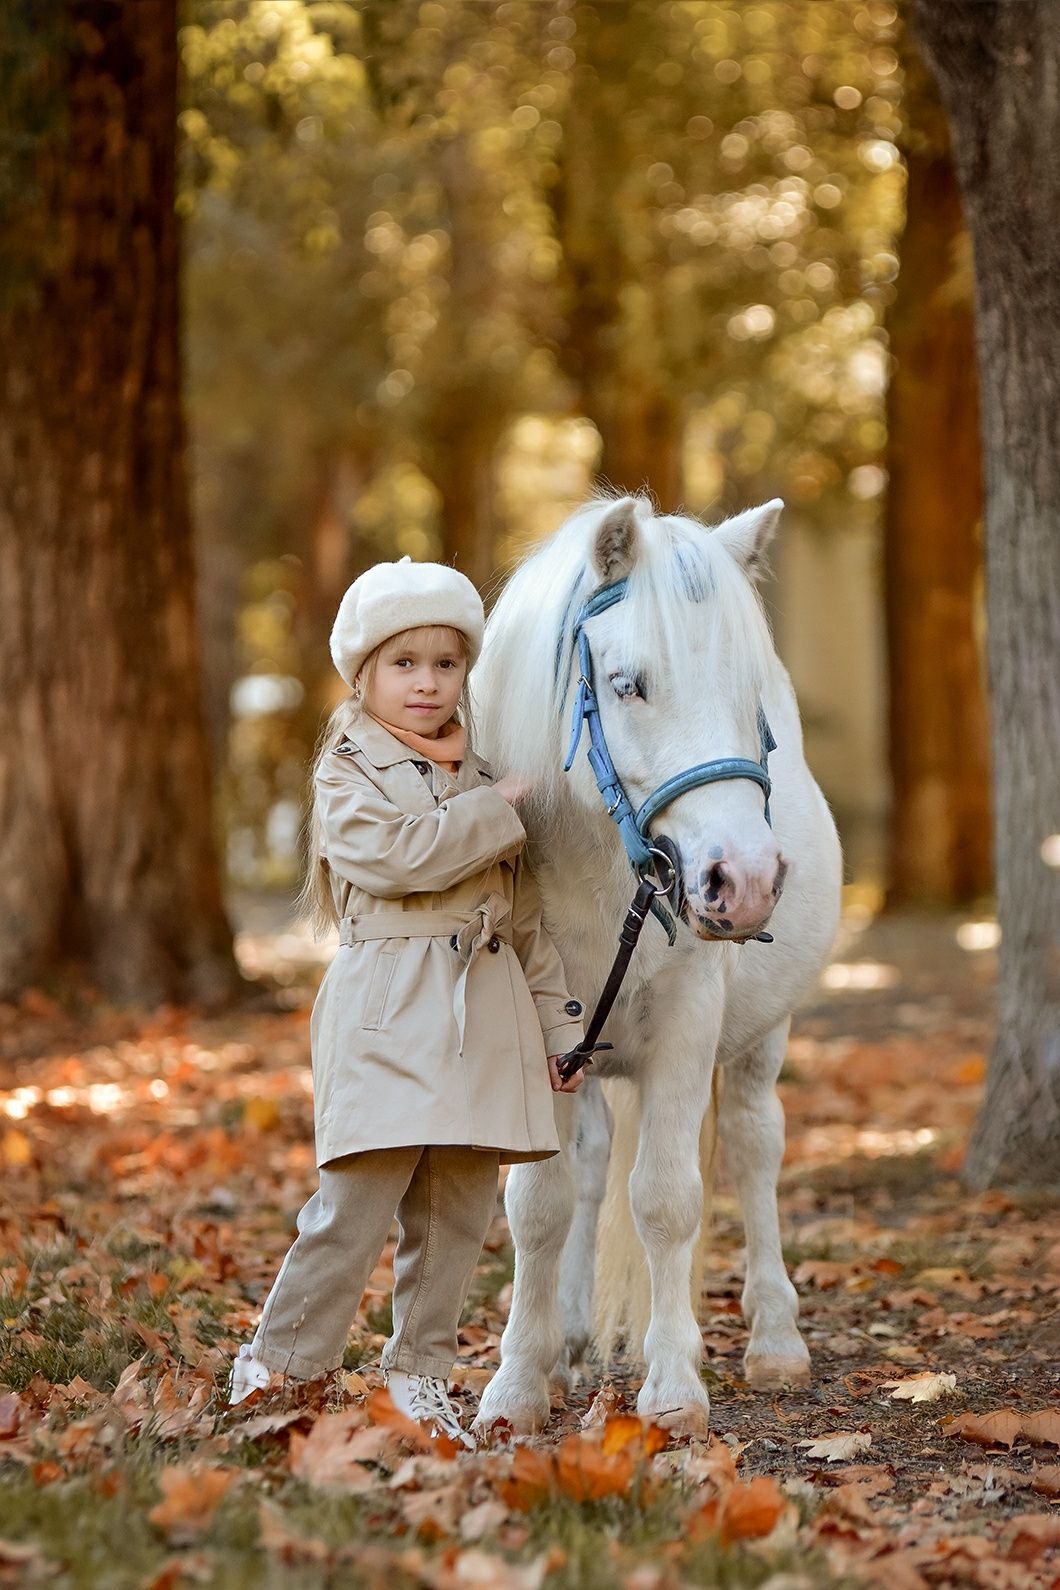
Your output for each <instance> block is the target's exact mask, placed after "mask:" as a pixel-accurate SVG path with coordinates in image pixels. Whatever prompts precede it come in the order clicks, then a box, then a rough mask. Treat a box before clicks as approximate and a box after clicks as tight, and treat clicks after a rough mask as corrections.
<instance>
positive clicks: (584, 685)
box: [556, 579, 777, 944]
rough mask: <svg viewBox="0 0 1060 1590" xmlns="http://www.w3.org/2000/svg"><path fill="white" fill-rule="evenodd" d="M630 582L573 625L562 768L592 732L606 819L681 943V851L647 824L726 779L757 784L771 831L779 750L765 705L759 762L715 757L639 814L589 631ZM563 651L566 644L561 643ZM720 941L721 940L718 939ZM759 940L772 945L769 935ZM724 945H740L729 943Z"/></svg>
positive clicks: (680, 776)
mask: <svg viewBox="0 0 1060 1590" xmlns="http://www.w3.org/2000/svg"><path fill="white" fill-rule="evenodd" d="M628 584H629V581H628V579H621V580H616V581H614V583H613V584H611V585H604V586H601V587H600V589H599V590H598V591H594V592H593V594H592V596H590V597H589V599H588V600H587V601H586V602H585V603H584V605H583V606H582V608H581V610H580V611H579V613H578V615H577V617H576V618H575V620H574V628H573V631H572V633H571V643H572V646H576V647H577V651H578V662H579V667H580V673H579V677H578V688H577V691H576V693H575V697H574V710H573V713H572V715H571V738H570V747H569V749H568V751H567V759H566V761H565V762H564V764H563V771H564V772H565V773H569V772H570V770H571V768H572V767H573V765H574V758H575V756H576V755H577V752H578V744H579V742H580V740H581V737H582V728H583V726H584V725H585V724H588V726H589V748H588V757H589V765H590V767H591V768H592V770H593V774H594V776H595V778H596V785H597V788H598V789H599V791H600V794H601V796H602V797H603V801H604V805H605V806H606V807H607V814H608V816H609V817H612V818H613V819H614V821H615V823H616V824H617V826H618V831H619V834H620V835H621V837H622V843H623V845H624V846H625V850H626V855H627V856H628V857H629V860H630V864H631V865H632V867H633V868H634V870H635V871H636V872H637V874H638V875H639V876H640V877H641V878H643V877H644V876H645V874H646V873H647V872H649V871H654V872H655V875H656V878H657V880H658V882H659V884H660V885H661V886H662V887H660V889H659V891H658V896H657V897H656V899H655V900H654V901H653V903H652V906H651V910H652V912H653V914H654V915H655V916H656V917H658V919H659V921H660V922H661V923H662V925H663V927H664V928H665V929H666V933H667V937H668V939H669V941H670V943H671V944H673V943H674V942H675V940H676V938H677V918H678V917H679V916H680V912H681V904H680V902H681V899H682V887H681V879H680V876H679V872H678V867H677V860H676V858H677V855H678V850H677V846H676V845H675V844H674V842H673V840H672V839H669V838H668V836H666V835H660V836H656V837H654V838H653V837H652V836H651V835H650V834H649V833H648V824H649V823H650V822H652V821H653V819H654V818H655V817H656V816H657V815H658V813H659V812H661V811H662V810H663V809H664V807H666V806H669V805H670V804H671V803H672V802H673V801H675V800H676V799H677V798H678V796H679V795H684V794H685V793H686V792H687V791H688V790H692V789H698V788H700V786H702V785H704V784H718V783H721V782H723V781H724V780H727V779H735V778H747V779H751V780H752V781H753V782H754V783H756V784H758V785H759V786H760V787H761V789H762V791H763V793H764V795H765V819H766V822H767V823H769V824H770V826H771V827H772V820H771V817H770V811H769V797H770V794H771V792H772V783H771V781H770V777H769V753H770V751H775V750H776V748H777V747H776V741H775V740H774V738H773V734H772V731H771V730H770V727H769V723H768V720H767V719H766V715H765V712H764V711H763V710H762V706H761V704H759V708H758V739H759V744H760V746H761V753H762V754H761V757H760V759H759V760H758V761H757V762H754V761H752V760H751V759H750V757H744V756H727V757H717V758H715V760H714V761H712V762H700V763H698V764H697V766H695V767H690V768H686V769H685V771H684V772H683V773H677V774H675V775H674V777H673V778H670V779H667V780H666V782H665V783H664V784H660V785H659V787H658V789H655V790H653V791H652V793H651V794H650V795H649V796H648V798H647V800H646V801H645V802H644V803H643V805H642V806H641V807H640V808H639V809H638V810H637V811H634V810H633V806H632V803H631V802H630V799H629V796H628V795H627V794H626V791H625V789H624V787H623V784H622V780H621V778H620V777H619V775H618V772H617V771H616V769H615V764H614V762H613V761H612V760H611V753H610V751H609V750H608V748H607V740H606V739H605V737H604V729H603V724H602V722H601V720H600V706H599V703H598V701H597V699H596V690H595V688H594V685H593V660H592V653H591V651H590V649H589V636H588V634H587V633H586V630H585V625H586V623H587V622H588V621H589V619H591V618H595V617H596V616H597V615H598V614H599V613H606V612H607V610H608V608H610V607H614V606H615V604H616V603H617V602H621V601H622V600H623V599H624V597H625V595H626V591H627V587H628ZM560 647H562V640H561V641H560ZM556 664H557V667H556V671H557V676H558V674H559V665H560V651H559V650H557V657H556ZM660 860H661V862H662V863H663V864H664V865H665V867H666V868H667V869H669V871H670V873H671V874H672V878H671V881H670V883H669V884H666V885H663V878H662V875H661V874H660V872H659V863H660ZM662 896H666V897H668V898H669V899H670V902H671V905H672V906H673V913H672V914H671V912H670V911H669V910H667V909H666V907H664V906H663V905H662V903H661V897H662ZM718 937H719V938H720V937H721V935H720V934H719V935H718ZM761 937H762V938H763V939H764V940H765V941H766V942H770V940H769V935H768V934H763V935H761ZM724 942H726V943H730V944H731V943H737V942H741V941H739V940H734V939H726V940H725V941H724Z"/></svg>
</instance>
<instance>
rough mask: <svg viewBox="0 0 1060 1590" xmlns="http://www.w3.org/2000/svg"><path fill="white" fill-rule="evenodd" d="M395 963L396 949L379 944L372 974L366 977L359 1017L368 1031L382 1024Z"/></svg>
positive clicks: (372, 1030) (373, 1030)
mask: <svg viewBox="0 0 1060 1590" xmlns="http://www.w3.org/2000/svg"><path fill="white" fill-rule="evenodd" d="M396 965H397V951H396V950H388V949H384V948H383V946H382V945H380V948H379V953H378V955H377V956H376V958H375V965H374V966H373V967H372V975H371V977H370V978H369V979H368V992H367V993H366V994H365V996H364V1015H363V1016H362V1017H361V1026H362V1027H363V1028H365V1030H366V1031H368V1032H377V1031H378V1029H379V1028H380V1027H381V1026H382V1024H383V1015H384V1012H385V1010H386V999H387V995H388V994H389V992H390V984H391V982H392V981H393V977H394V967H395V966H396Z"/></svg>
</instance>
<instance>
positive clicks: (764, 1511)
mask: <svg viewBox="0 0 1060 1590" xmlns="http://www.w3.org/2000/svg"><path fill="white" fill-rule="evenodd" d="M786 1506H787V1501H786V1499H785V1498H784V1496H783V1495H782V1494H781V1492H780V1489H779V1487H778V1485H777V1482H776V1480H775V1479H774V1478H773V1476H772V1475H771V1474H759V1475H758V1476H757V1477H756V1478H755V1479H753V1480H749V1481H748V1482H747V1483H746V1484H744V1483H742V1482H741V1481H739V1480H738V1481H737V1482H736V1484H735V1485H733V1486H732V1487H731V1489H730V1490H727V1491H725V1492H724V1493H723V1494H722V1497H721V1505H720V1514H719V1535H720V1537H721V1543H722V1545H723V1546H727V1545H728V1544H729V1543H730V1541H733V1540H760V1539H761V1538H762V1537H763V1536H765V1535H770V1534H772V1532H773V1530H774V1528H775V1526H776V1522H777V1519H778V1518H779V1517H780V1515H781V1513H782V1512H783V1511H784V1509H785V1507H786Z"/></svg>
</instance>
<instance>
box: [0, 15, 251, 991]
mask: <svg viewBox="0 0 1060 1590" xmlns="http://www.w3.org/2000/svg"><path fill="white" fill-rule="evenodd" d="M176 26H177V17H176V0H137V3H136V4H135V5H128V4H124V3H120V0H33V4H29V3H28V0H27V3H22V4H18V5H13V6H9V7H7V8H6V9H5V12H4V17H3V20H2V21H0V29H2V30H3V33H4V35H5V37H4V41H3V42H4V46H5V48H4V51H3V52H2V53H3V55H4V58H5V64H6V68H7V74H8V82H7V85H6V87H7V93H6V95H5V102H6V105H7V117H8V124H7V125H6V126H5V127H4V128H3V129H2V131H0V140H2V143H3V145H4V146H5V148H6V150H7V151H8V152H10V153H12V154H13V157H14V160H15V162H16V163H15V166H14V173H15V175H14V179H13V180H11V181H9V183H8V185H7V187H6V189H5V193H4V206H5V213H4V215H3V218H2V226H3V243H4V252H5V255H6V257H7V258H8V259H9V260H11V261H13V262H14V265H13V268H12V270H11V271H10V272H9V273H8V275H7V278H6V287H7V291H6V293H5V298H4V301H3V304H2V306H0V365H2V373H0V593H2V595H0V602H2V615H3V618H2V623H0V748H2V755H0V916H2V922H3V931H2V932H0V996H2V997H6V998H12V997H16V996H17V995H18V994H19V993H20V991H21V990H23V989H25V988H26V987H27V986H29V985H33V984H38V985H39V984H44V985H45V986H53V987H54V986H57V985H61V984H62V983H63V981H64V980H65V978H66V977H67V976H68V974H69V973H70V972H71V971H72V970H76V971H77V972H78V974H80V975H87V976H88V978H89V979H90V980H91V981H93V982H94V983H95V984H97V985H98V986H99V987H100V988H102V989H103V990H104V991H105V992H106V993H107V994H108V995H109V996H110V997H112V998H114V999H117V1000H119V1001H123V1002H125V1001H128V1002H137V1003H139V1002H148V1003H156V1002H158V1001H161V1000H191V1001H206V1002H211V1003H213V1002H216V1001H218V1000H219V999H221V998H223V997H225V996H226V995H227V994H229V993H230V992H231V991H232V990H233V989H235V988H236V987H237V986H238V973H237V971H236V968H235V964H234V961H233V958H232V937H231V931H230V929H229V926H228V923H227V921H226V919H225V914H224V910H223V907H222V902H221V890H220V882H219V874H218V865H217V857H216V851H215V844H214V836H213V832H212V814H211V789H210V779H209V761H208V753H207V747H206V737H205V731H204V726H203V712H202V706H201V701H200V693H199V692H200V674H199V643H198V638H197V628H196V622H195V603H194V570H193V558H192V540H191V530H190V523H189V515H188V509H187V490H186V479H185V466H184V446H185V437H184V424H183V416H182V411H181V403H180V354H179V343H178V237H177V228H176V220H175V215H174V208H173V201H174V164H175V129H176V112H177V101H176V87H177V37H176ZM42 107H43V108H42ZM9 169H10V168H9Z"/></svg>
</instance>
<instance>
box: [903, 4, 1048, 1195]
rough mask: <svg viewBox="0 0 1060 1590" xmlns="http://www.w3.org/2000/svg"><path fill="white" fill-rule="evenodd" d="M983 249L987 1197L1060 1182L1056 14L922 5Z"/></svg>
mask: <svg viewBox="0 0 1060 1590" xmlns="http://www.w3.org/2000/svg"><path fill="white" fill-rule="evenodd" d="M917 18H918V21H919V26H920V32H921V37H922V40H923V43H924V45H925V47H926V51H927V54H928V57H929V60H930V62H931V64H932V66H933V67H934V71H935V75H936V77H937V78H938V82H939V86H940V88H941V90H942V97H943V101H944V103H945V105H946V108H947V111H948V113H949V117H950V123H951V127H952V129H953V134H954V153H955V158H956V162H957V174H958V178H959V180H960V184H961V191H962V195H963V198H964V205H965V211H966V214H967V218H968V225H969V229H970V231H971V234H972V242H973V246H974V250H975V276H976V307H977V320H976V341H977V346H978V357H979V382H980V391H981V395H982V426H983V452H984V458H985V463H986V570H987V575H986V577H987V629H988V647H987V649H988V658H989V677H990V687H991V723H992V752H993V765H994V811H995V857H996V867H997V900H998V920H999V924H1000V927H1001V949H1000V958H999V989H998V1036H997V1039H996V1041H995V1045H994V1051H993V1055H992V1057H991V1062H990V1068H989V1073H988V1077H987V1088H986V1098H985V1101H984V1104H983V1109H982V1113H981V1115H980V1117H979V1120H978V1122H977V1124H976V1129H975V1132H974V1134H973V1137H972V1142H971V1146H970V1149H969V1156H968V1175H969V1178H970V1179H971V1180H972V1182H973V1183H974V1184H976V1185H979V1186H983V1185H986V1184H987V1183H991V1182H999V1181H1003V1180H1004V1181H1008V1180H1016V1181H1024V1182H1026V1181H1031V1182H1034V1183H1037V1184H1040V1185H1044V1184H1047V1183H1060V867H1058V866H1057V864H1056V862H1057V858H1056V855H1055V847H1056V846H1057V845H1058V844H1060V839H1057V838H1056V837H1055V836H1056V835H1057V834H1058V833H1060V733H1058V729H1060V402H1058V393H1057V371H1058V369H1060V248H1058V245H1057V230H1056V217H1057V214H1058V212H1060V161H1058V160H1057V158H1056V152H1057V149H1058V148H1060V7H1058V6H1057V5H1056V4H1055V3H1054V0H1004V3H1000V0H919V3H918V6H917Z"/></svg>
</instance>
